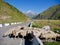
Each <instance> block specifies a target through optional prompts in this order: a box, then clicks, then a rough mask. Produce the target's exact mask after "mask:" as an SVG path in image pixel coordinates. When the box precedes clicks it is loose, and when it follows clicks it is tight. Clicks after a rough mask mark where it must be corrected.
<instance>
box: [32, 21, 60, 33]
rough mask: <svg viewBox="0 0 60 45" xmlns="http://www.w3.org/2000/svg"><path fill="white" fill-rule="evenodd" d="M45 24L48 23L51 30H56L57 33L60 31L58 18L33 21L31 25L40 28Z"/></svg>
mask: <svg viewBox="0 0 60 45" xmlns="http://www.w3.org/2000/svg"><path fill="white" fill-rule="evenodd" d="M46 25H49V26H50V27H51V30H53V31H58V33H60V20H37V21H34V22H33V25H32V27H38V28H42V27H43V26H46Z"/></svg>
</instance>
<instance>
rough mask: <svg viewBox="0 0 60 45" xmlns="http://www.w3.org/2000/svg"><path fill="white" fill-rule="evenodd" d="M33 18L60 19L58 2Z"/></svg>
mask: <svg viewBox="0 0 60 45" xmlns="http://www.w3.org/2000/svg"><path fill="white" fill-rule="evenodd" d="M35 19H59V20H60V4H58V5H55V6H52V7H50V8H48V9H47V10H46V11H44V12H43V13H40V14H38V15H37V16H36V17H35Z"/></svg>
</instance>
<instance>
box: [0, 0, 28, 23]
mask: <svg viewBox="0 0 60 45" xmlns="http://www.w3.org/2000/svg"><path fill="white" fill-rule="evenodd" d="M28 19H29V18H28V17H27V16H25V15H24V14H23V13H22V12H21V11H19V10H18V9H17V8H15V7H14V6H12V5H10V4H9V3H7V2H4V1H2V0H0V23H7V22H9V23H10V22H19V21H26V20H28Z"/></svg>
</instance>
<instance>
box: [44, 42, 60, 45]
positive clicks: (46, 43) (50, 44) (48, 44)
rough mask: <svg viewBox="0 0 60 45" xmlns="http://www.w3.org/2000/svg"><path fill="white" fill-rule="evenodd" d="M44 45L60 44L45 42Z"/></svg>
mask: <svg viewBox="0 0 60 45" xmlns="http://www.w3.org/2000/svg"><path fill="white" fill-rule="evenodd" d="M44 45H60V42H44Z"/></svg>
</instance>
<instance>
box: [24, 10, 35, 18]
mask: <svg viewBox="0 0 60 45" xmlns="http://www.w3.org/2000/svg"><path fill="white" fill-rule="evenodd" d="M25 15H26V16H28V17H30V18H32V17H34V16H35V15H36V13H34V12H33V11H31V10H28V11H27V12H26V13H25Z"/></svg>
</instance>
